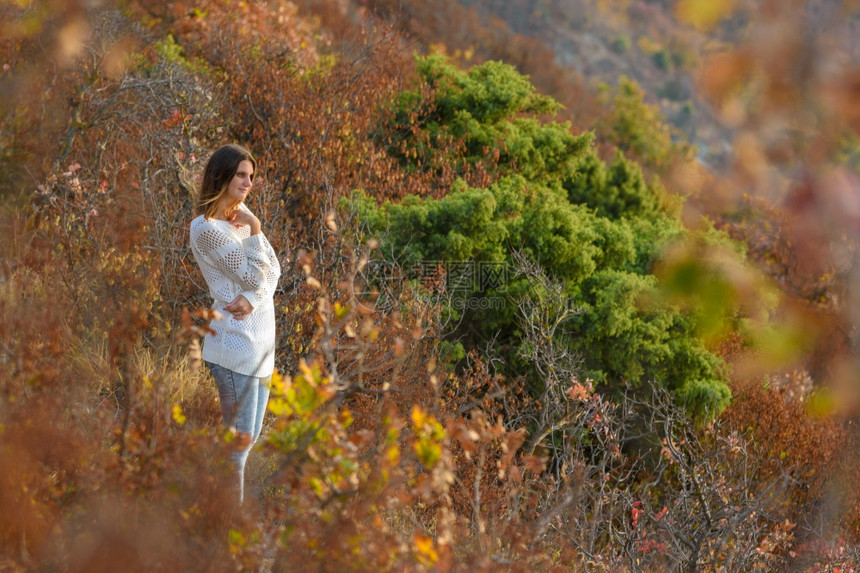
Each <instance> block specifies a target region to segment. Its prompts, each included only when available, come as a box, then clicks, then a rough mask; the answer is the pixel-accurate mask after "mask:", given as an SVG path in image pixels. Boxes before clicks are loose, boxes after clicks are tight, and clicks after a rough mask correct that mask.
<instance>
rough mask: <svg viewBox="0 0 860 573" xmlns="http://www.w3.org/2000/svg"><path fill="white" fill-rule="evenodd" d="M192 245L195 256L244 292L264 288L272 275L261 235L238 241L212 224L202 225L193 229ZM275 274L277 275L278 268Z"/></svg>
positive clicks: (264, 239)
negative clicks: (233, 282) (201, 258)
mask: <svg viewBox="0 0 860 573" xmlns="http://www.w3.org/2000/svg"><path fill="white" fill-rule="evenodd" d="M191 242H192V246H193V247H194V250H195V251H196V253H195V254H196V255H198V256H200V257H203V258H205V259H206V260H207V262H209V263H210V264H211V265H212V266H214V267H215V268H217V269H218V270H220V271H221V272H223V273H224V274H225V275H227V276H228V277H229V278H230V279H231V280H233V281H235V282H236V283H237V284H238V285H239V286H240V287H241V288H242V290H243V291H250V292H255V291H257V290H258V289H260V288H261V287H264V286H266V284H267V283H268V282H269V281H270V276H271V274H272V273H273V272H275V269H274V268H273V264H272V259H271V257H270V256H269V254H270V253H272V252H273V250H272V247H271V245H270V244H269V242H268V241H267V240H266V237H265V236H264V235H263V234H262V233H257V234H255V235H252V236H250V237H248V238H247V239H243V240H242V241H238V240H236V238H235V237H233V236H232V235H231V234H230V233H229V232H227V231H225V230H224V229H223V228H219V227H218V226H217V225H216V224H215V223H211V222H209V221H202V222H200V224H199V225H196V226H195V227H194V228H192V232H191ZM275 264H277V259H275ZM276 272H277V274H280V267H279V266H278V267H277V271H276ZM250 302H252V304H253V302H254V301H250Z"/></svg>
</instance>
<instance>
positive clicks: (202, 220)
mask: <svg viewBox="0 0 860 573" xmlns="http://www.w3.org/2000/svg"><path fill="white" fill-rule="evenodd" d="M188 227H189V228H190V229H191V232H192V233H194V232H201V231H204V230H206V229H215V230H221V225H219V221H218V220H217V219H207V218H206V215H197V216H196V217H194V218H193V219H192V220H191V223H189V225H188Z"/></svg>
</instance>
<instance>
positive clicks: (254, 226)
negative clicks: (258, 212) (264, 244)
mask: <svg viewBox="0 0 860 573" xmlns="http://www.w3.org/2000/svg"><path fill="white" fill-rule="evenodd" d="M227 220H228V221H230V222H231V223H233V225H234V226H236V227H241V226H243V225H248V226H249V227H251V234H252V235H256V234H258V233H259V232H260V220H259V219H258V218H257V217H256V216H254V214H253V213H251V212H250V211H245V210H244V209H236V210H235V211H233V212H232V213H230V214H229V215H227Z"/></svg>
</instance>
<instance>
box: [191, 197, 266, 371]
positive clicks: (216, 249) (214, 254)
mask: <svg viewBox="0 0 860 573" xmlns="http://www.w3.org/2000/svg"><path fill="white" fill-rule="evenodd" d="M241 208H243V209H245V210H246V211H247V210H248V209H247V207H245V206H244V205H242V206H241ZM191 250H192V252H193V253H194V258H195V259H196V260H197V264H198V265H199V266H200V270H201V271H202V272H203V278H205V279H206V284H207V285H208V286H209V294H210V295H211V296H212V298H213V300H214V302H213V305H212V308H213V309H214V310H216V311H217V312H219V313H221V318H220V320H219V319H215V320H212V322H211V323H210V324H209V326H210V327H211V328H212V330H214V331H215V334H207V335H206V337H205V338H204V339H203V356H202V358H203V360H206V361H207V362H211V363H213V364H217V365H219V366H223V367H224V368H227V369H229V370H232V371H234V372H238V373H239V374H245V375H247V376H254V377H257V378H266V377H268V376H270V375H271V374H272V372H273V371H274V368H275V306H274V302H273V295H274V293H275V288H276V286H277V284H278V278H279V277H280V276H281V266H280V264H279V263H278V258H277V256H276V255H275V251H274V249H272V245H270V244H269V241H268V240H267V239H266V237H265V236H264V235H263V233H259V234H257V235H254V236H251V228H250V227H249V226H247V225H244V226H242V227H239V228H236V227H235V226H233V224H232V223H230V222H228V221H221V220H219V219H206V218H205V217H204V216H203V215H200V216H199V217H197V218H195V219H194V220H193V221H191ZM240 294H241V295H243V296H244V297H245V298H246V299H248V302H250V303H251V306H253V307H254V310H253V311H252V312H251V313H250V314H249V315H248V316H247V317H246V318H245V319H244V320H236V319H234V318H233V315H232V314H230V313H229V312H226V311H225V310H224V306H225V305H227V304H229V303H230V302H231V301H233V299H235V298H236V297H237V296H238V295H240Z"/></svg>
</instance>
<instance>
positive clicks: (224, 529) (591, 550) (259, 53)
mask: <svg viewBox="0 0 860 573" xmlns="http://www.w3.org/2000/svg"><path fill="white" fill-rule="evenodd" d="M697 4H698V3H697V2H685V3H684V5H685V6H686V7H685V8H684V10H692V12H691V13H692V14H694V15H695V14H698V12H697ZM490 5H491V3H487V6H490ZM485 8H486V6H485ZM519 8H521V3H513V4H511V6H509V9H510V10H514V9H519ZM727 10H729V9H728V8H727ZM774 10H776V9H775V8H774ZM726 14H727V15H728V14H729V13H728V12H727V13H726ZM0 17H2V19H0V21H2V25H0V26H2V31H3V33H2V36H1V37H2V40H0V65H2V66H3V68H2V71H0V92H2V94H3V98H2V101H0V166H2V169H3V174H4V177H3V180H2V182H0V193H2V196H3V200H4V211H3V214H2V221H0V222H2V225H3V231H4V236H5V237H7V240H6V241H4V242H3V245H2V250H0V264H2V266H0V316H2V319H3V321H4V327H3V328H2V329H0V362H2V365H3V368H2V373H0V515H2V516H3V517H2V519H0V569H2V570H4V571H5V570H9V571H24V570H32V569H51V570H53V569H59V570H72V571H92V570H117V569H121V570H130V571H152V570H237V569H238V570H246V569H248V570H275V571H295V570H301V571H303V570H324V571H346V570H353V571H379V570H397V571H402V570H409V571H412V570H416V571H422V570H439V571H448V570H457V571H459V570H463V571H474V570H480V571H484V570H492V569H500V568H501V569H505V570H514V571H545V570H565V571H567V570H608V571H662V570H687V571H699V570H703V571H717V570H744V571H770V570H779V569H791V568H795V569H804V568H806V569H810V570H816V569H815V568H816V567H818V568H830V569H828V570H834V571H835V570H837V568H840V569H841V570H854V569H853V568H856V567H857V565H858V554H860V549H858V548H860V545H858V543H860V497H858V496H857V494H856V491H855V489H856V488H854V487H853V482H852V477H853V476H856V472H857V468H858V467H860V458H858V457H857V456H856V454H853V450H854V449H855V448H853V446H854V445H856V433H857V430H856V427H855V423H854V416H855V415H856V402H852V400H853V399H854V396H855V394H856V388H854V385H852V384H851V383H850V380H851V376H852V375H853V374H856V358H855V357H854V354H853V351H854V349H853V346H852V345H853V344H854V343H853V341H852V338H851V334H850V333H851V332H853V331H852V330H851V328H852V323H851V322H850V320H851V319H850V318H846V317H850V316H851V314H850V312H849V311H851V310H852V309H853V310H854V311H855V312H856V300H855V299H854V298H852V297H856V285H854V284H853V282H852V281H854V282H856V276H855V274H856V271H855V270H853V267H852V266H851V264H849V263H847V262H846V261H847V260H848V259H850V257H856V254H855V250H853V249H855V246H856V239H857V237H856V228H855V227H852V226H850V225H851V224H854V223H856V219H851V218H850V217H851V216H855V217H856V213H854V212H851V213H847V214H845V213H843V211H844V209H840V208H839V206H840V205H843V206H844V205H848V203H846V201H848V198H849V197H852V196H853V195H851V193H855V194H856V191H857V187H856V185H855V183H856V179H852V177H855V175H852V174H850V173H849V172H848V171H847V170H846V169H847V168H845V167H841V168H839V169H837V170H836V171H835V172H834V171H832V170H827V169H825V167H824V165H825V159H822V158H819V157H818V156H817V155H816V158H817V159H819V160H820V161H821V163H820V164H817V165H816V166H817V167H820V168H821V171H815V172H810V173H809V174H808V176H806V177H805V178H804V179H803V180H802V181H800V182H795V183H796V184H794V185H786V186H785V189H784V190H785V191H786V192H787V195H786V196H787V197H788V198H789V199H788V200H786V201H785V202H783V203H781V202H780V201H781V198H780V197H775V196H773V195H771V196H768V197H766V198H765V197H763V196H761V197H758V198H750V197H746V198H743V200H742V201H731V193H733V192H734V191H733V190H734V189H736V188H740V187H742V186H743V185H747V186H749V187H751V188H753V189H751V191H760V189H758V187H759V186H764V185H765V179H767V175H768V174H770V173H771V171H770V170H771V169H772V170H774V171H778V170H779V169H780V168H782V167H785V165H787V164H792V163H793V162H798V163H800V162H802V161H803V160H804V158H805V157H806V152H807V151H810V150H811V149H819V150H822V149H823V150H825V151H828V150H830V149H831V148H830V143H831V141H830V139H829V137H831V136H832V137H833V138H834V140H835V139H837V136H838V138H841V137H842V136H843V135H844V133H843V128H844V127H845V126H842V125H837V124H838V119H839V118H841V117H844V118H845V119H846V125H847V126H848V127H850V128H854V129H856V126H855V125H854V124H853V123H852V122H856V110H855V109H854V107H852V103H851V101H852V100H851V99H850V97H849V94H851V93H855V92H853V91H851V90H852V89H855V88H854V87H852V86H854V84H853V83H851V80H850V77H849V76H846V77H845V78H831V80H828V81H826V82H824V81H822V84H821V85H820V86H818V87H820V89H821V90H822V93H823V94H824V95H823V96H822V97H823V101H824V102H825V103H826V104H827V106H826V109H827V110H828V111H827V114H829V115H827V114H825V115H826V117H825V120H822V124H821V125H819V126H816V127H819V128H820V133H821V134H822V135H821V137H822V140H821V142H822V143H821V146H819V147H817V148H815V147H814V146H812V145H810V147H809V148H803V147H802V145H800V143H801V142H798V145H797V146H796V147H795V148H794V150H793V152H792V153H794V155H792V156H791V159H790V160H788V159H785V158H786V156H785V155H784V154H783V155H780V153H779V152H780V151H781V150H780V149H777V147H778V145H777V142H776V141H766V140H760V139H758V138H757V136H756V133H755V132H754V128H755V125H753V126H751V127H749V131H748V132H747V133H744V134H742V137H741V141H740V142H739V143H738V150H739V151H738V158H737V165H735V166H733V167H732V169H731V170H730V171H728V172H725V173H708V174H703V172H702V171H699V168H698V167H693V166H692V165H693V163H692V157H691V150H690V148H689V147H688V146H686V145H684V144H683V142H681V143H678V142H674V141H673V140H672V139H671V138H670V137H669V135H668V131H666V129H665V126H663V125H662V124H661V120H660V117H659V115H658V114H656V112H655V110H654V108H653V107H649V106H648V105H646V104H645V102H644V99H643V98H644V94H642V93H641V92H640V91H638V90H639V88H637V86H635V85H634V84H632V83H631V84H627V86H626V88H622V89H621V90H620V91H619V92H618V93H617V94H616V96H615V97H614V98H607V97H605V96H603V97H601V95H600V94H597V93H593V92H591V91H590V89H589V88H586V87H584V84H583V83H582V82H581V81H580V80H579V78H577V77H575V76H573V75H571V74H567V73H563V72H562V71H561V68H560V66H558V65H557V64H556V63H555V62H554V61H553V60H552V53H551V52H550V51H549V49H548V48H546V47H545V46H544V45H543V44H541V43H540V42H538V41H537V40H534V39H529V38H526V37H525V36H520V35H517V34H514V33H513V32H511V31H510V30H508V29H507V28H506V27H505V25H504V24H503V23H502V22H501V20H497V19H493V18H488V17H487V12H483V11H480V10H478V9H477V8H471V9H469V8H464V7H463V6H461V5H460V4H453V3H440V2H427V3H421V2H399V3H395V2H385V1H373V2H349V1H335V0H327V1H320V2H291V1H288V0H265V1H262V0H261V1H256V2H222V1H218V0H199V1H196V2H193V3H191V2H189V3H183V2H164V1H161V0H130V1H127V2H116V3H113V2H104V3H102V4H100V5H98V6H94V5H93V4H92V3H88V2H83V1H80V2H53V1H48V0H45V1H39V2H31V3H26V2H23V3H22V2H3V3H0ZM450 17H454V18H456V21H457V23H458V26H457V27H453V28H452V27H448V26H445V25H443V23H444V21H447V20H446V18H450ZM721 17H722V16H721ZM785 17H786V18H788V16H785ZM798 25H799V24H798ZM473 45H474V47H473ZM774 45H776V46H777V47H779V46H780V44H779V42H778V41H776V40H775V44H774ZM416 49H417V50H418V51H419V52H422V53H421V54H419V55H416V54H414V53H413V50H416ZM739 49H740V50H743V49H750V50H753V51H755V50H754V49H753V48H739ZM775 49H776V48H775ZM756 53H758V52H756ZM739 57H740V52H738V53H734V54H727V55H723V56H721V57H717V56H715V57H714V59H713V60H709V61H710V64H711V65H713V66H714V67H713V69H714V70H716V72H718V73H716V74H715V75H714V76H711V77H704V78H703V79H702V84H703V85H702V90H703V93H704V94H705V96H706V97H709V98H711V99H712V100H713V101H714V105H715V106H717V108H718V109H719V110H721V113H726V114H730V113H732V109H735V108H732V107H731V106H733V105H735V106H736V105H740V104H743V105H748V106H749V108H748V109H749V110H751V111H750V115H751V117H754V118H756V119H757V121H761V122H763V123H766V121H767V120H768V118H769V115H768V114H769V113H775V112H771V111H769V109H770V108H768V106H767V105H766V103H768V102H769V101H770V100H769V99H768V98H775V97H777V95H778V92H779V90H777V89H776V87H778V86H775V85H771V84H769V83H767V82H765V81H764V79H763V78H770V76H768V75H767V74H768V71H769V70H768V66H769V64H770V63H772V62H771V60H768V59H767V57H770V56H767V55H763V56H761V59H760V60H753V62H752V63H751V64H750V63H743V62H741V60H740V59H739ZM497 59H504V60H506V61H507V62H508V63H507V64H506V63H502V62H497V61H495V60H497ZM508 64H512V65H508ZM513 66H516V67H518V68H519V71H517V69H515V67H513ZM750 66H751V67H750ZM539 69H542V70H543V73H542V74H538V73H534V74H532V75H531V77H527V76H525V75H522V72H526V73H528V72H529V70H539ZM756 74H758V75H756ZM751 75H752V76H755V77H757V78H758V79H759V80H761V82H764V83H763V84H756V85H759V87H761V89H762V90H763V91H762V92H761V93H758V94H756V95H755V97H753V96H750V95H749V93H748V92H742V91H741V92H738V91H734V89H735V88H734V87H733V86H735V85H736V84H737V83H738V82H741V81H743V80H744V79H745V78H748V77H749V76H751ZM770 79H772V78H770ZM774 81H775V80H774ZM855 87H856V86H855ZM788 93H789V95H790V96H791V97H790V98H789V99H787V100H786V99H780V100H779V101H780V105H782V106H783V108H781V109H783V111H785V113H790V112H791V111H792V110H796V109H802V108H803V107H804V106H805V105H806V103H807V102H803V101H801V99H802V98H803V97H807V95H806V94H805V92H803V91H790V92H788ZM545 94H548V95H545ZM780 97H782V96H780ZM810 97H811V96H810ZM733 98H736V99H738V101H734V99H733ZM744 98H751V99H747V100H744ZM757 98H761V100H760V99H757ZM559 102H560V104H561V105H559ZM792 106H795V107H792ZM786 110H787V111H786ZM804 117H806V116H804ZM585 118H588V119H585ZM810 121H811V120H810ZM588 130H593V131H588ZM631 135H635V136H636V137H635V138H631ZM228 141H239V142H242V143H243V144H246V145H247V146H248V147H249V148H250V149H251V150H252V151H253V153H254V154H255V157H256V158H257V161H258V165H259V173H258V175H259V177H258V179H257V181H256V182H255V187H254V192H253V194H252V196H251V199H250V201H249V207H250V208H251V209H252V210H253V211H254V212H255V213H256V214H257V215H258V216H259V217H260V219H261V220H262V221H263V224H264V228H265V232H266V234H267V236H268V238H269V240H270V242H271V243H272V244H273V245H274V246H275V248H276V250H277V251H278V254H279V257H280V259H281V261H282V266H283V268H284V276H283V277H282V280H281V285H280V289H279V291H278V292H277V293H276V296H275V304H276V311H277V316H278V319H277V320H278V333H279V338H278V341H277V363H278V366H279V372H278V373H276V375H275V376H274V377H273V380H272V397H271V400H270V404H269V412H268V418H267V420H266V425H265V428H264V436H265V443H263V444H261V445H260V446H259V447H258V448H256V449H255V450H254V452H253V453H252V455H251V460H250V462H249V463H250V466H249V470H248V472H249V474H248V477H247V479H246V483H247V484H248V487H249V488H250V491H249V492H248V493H247V494H246V503H245V504H244V505H243V506H241V507H239V506H237V504H236V501H235V500H234V499H233V497H232V496H231V494H230V491H231V490H230V480H231V479H232V471H233V470H232V468H231V467H230V463H229V459H230V458H229V452H230V451H231V449H232V448H234V447H235V446H236V444H237V443H241V441H242V440H243V436H241V435H237V434H236V433H235V431H232V430H231V429H229V428H224V427H223V426H221V425H220V411H219V408H218V404H217V401H216V393H215V391H214V387H213V384H212V381H211V379H210V378H209V377H208V375H207V373H206V372H205V370H204V369H201V367H200V364H199V339H200V337H201V334H202V333H203V332H204V331H205V328H206V324H207V321H208V318H209V311H208V310H207V306H208V300H207V297H206V294H205V290H204V288H203V286H202V285H203V281H202V280H201V279H202V277H201V276H200V275H199V273H198V271H197V267H196V265H195V262H194V260H193V258H192V255H191V253H190V250H189V249H188V247H187V223H188V221H189V220H190V218H191V206H192V203H193V197H194V192H195V189H196V181H197V177H199V174H200V171H201V169H202V165H203V163H204V162H205V161H206V158H207V156H208V153H209V152H210V151H211V150H212V149H214V148H215V147H217V146H218V145H220V144H222V143H224V142H228ZM840 141H841V140H840ZM825 144H826V145H825ZM832 149H834V150H835V149H836V145H835V144H834V146H833V147H832ZM744 150H745V151H748V152H750V153H752V155H751V156H748V155H742V154H741V151H744ZM782 151H785V150H782ZM673 158H677V159H678V160H677V161H673ZM783 160H784V163H782V164H780V163H779V161H783ZM781 173H782V172H781ZM834 173H835V174H834ZM774 176H775V175H774ZM690 181H696V182H699V183H700V184H701V191H702V194H701V195H700V196H698V197H695V198H692V199H691V200H690V201H689V203H688V204H687V206H686V207H682V203H683V201H682V200H681V199H680V198H679V197H678V196H677V194H676V193H675V191H677V190H680V191H683V192H685V193H690V192H691V190H690V189H689V187H688V185H689V183H690ZM852 185H853V186H852ZM676 188H677V189H676ZM706 192H710V193H711V194H710V195H709V194H708V193H706ZM762 195H763V194H762ZM727 196H728V197H729V198H728V199H727ZM735 198H740V196H738V197H735ZM811 204H814V205H818V206H819V207H820V209H818V210H816V211H814V213H813V214H810V212H809V211H808V210H806V208H805V207H806V206H807V205H811ZM726 205H731V208H726ZM834 205H836V207H834ZM852 213H853V215H852ZM829 217H831V218H829ZM840 217H841V218H840ZM834 220H835V221H836V222H837V223H838V224H839V225H842V226H841V227H839V226H838V225H837V224H836V223H833V221H834ZM807 237H814V238H815V239H816V242H815V243H803V242H802V239H804V238H807ZM837 242H839V244H840V245H841V246H842V247H843V249H842V250H839V249H836V248H835V247H834V245H835V244H836V243H837ZM822 253H827V257H825V256H824V255H823V254H822ZM832 253H835V255H833V256H831V254H832ZM810 258H812V259H814V261H813V262H814V263H815V264H814V265H813V264H810ZM851 260H853V259H851ZM470 264H471V265H472V266H469V265H470ZM475 265H496V266H488V267H486V268H492V269H496V270H495V271H494V272H498V269H499V268H503V269H504V273H505V274H503V275H498V274H497V275H493V276H494V277H495V278H496V279H498V278H499V277H504V279H505V282H504V284H501V283H493V284H492V285H490V286H486V285H482V286H481V288H477V287H476V286H475V285H474V284H472V285H471V286H470V287H469V288H468V289H465V290H463V289H462V288H459V287H458V283H456V279H457V276H455V275H454V274H453V273H454V269H455V268H456V269H460V271H463V269H467V270H468V269H474V268H478V267H476V266H475ZM499 265H501V266H499ZM469 272H471V271H469ZM502 287H504V288H502ZM482 298H483V299H486V300H491V299H492V300H498V301H503V303H504V304H503V305H502V306H500V307H498V308H482V307H480V305H479V306H477V307H474V308H473V307H469V306H468V305H467V306H462V305H463V304H464V302H469V301H475V300H479V299H482ZM852 305H853V306H852Z"/></svg>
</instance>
